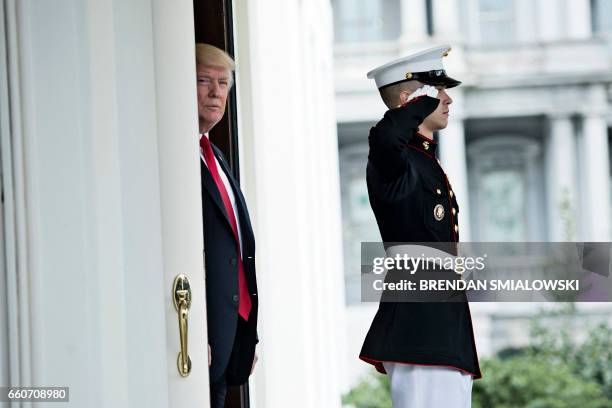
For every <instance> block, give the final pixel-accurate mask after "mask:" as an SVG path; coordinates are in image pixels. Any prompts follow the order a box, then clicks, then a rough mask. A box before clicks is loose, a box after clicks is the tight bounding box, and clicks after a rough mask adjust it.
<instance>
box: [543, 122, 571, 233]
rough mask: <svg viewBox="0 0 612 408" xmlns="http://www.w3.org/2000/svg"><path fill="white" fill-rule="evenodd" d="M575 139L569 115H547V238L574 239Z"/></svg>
mask: <svg viewBox="0 0 612 408" xmlns="http://www.w3.org/2000/svg"><path fill="white" fill-rule="evenodd" d="M575 152H576V140H575V137H574V129H573V125H572V121H571V118H570V117H569V115H557V116H554V117H551V122H550V135H549V136H548V140H547V146H546V155H547V158H548V160H547V172H546V178H547V182H546V184H547V185H548V208H549V211H548V240H549V241H571V240H574V239H576V227H577V220H576V154H575Z"/></svg>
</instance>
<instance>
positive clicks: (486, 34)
mask: <svg viewBox="0 0 612 408" xmlns="http://www.w3.org/2000/svg"><path fill="white" fill-rule="evenodd" d="M478 11H479V24H480V42H481V43H482V44H508V43H511V42H513V41H514V18H515V16H514V0H478Z"/></svg>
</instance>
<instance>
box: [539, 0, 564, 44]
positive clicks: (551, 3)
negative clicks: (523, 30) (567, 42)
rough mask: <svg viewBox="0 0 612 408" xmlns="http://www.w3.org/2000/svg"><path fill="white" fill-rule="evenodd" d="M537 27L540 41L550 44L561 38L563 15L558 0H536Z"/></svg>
mask: <svg viewBox="0 0 612 408" xmlns="http://www.w3.org/2000/svg"><path fill="white" fill-rule="evenodd" d="M536 10H537V15H538V19H537V25H538V26H539V27H540V33H539V34H540V35H539V38H540V41H543V42H550V41H554V40H558V39H560V37H561V16H562V15H564V14H565V12H564V10H563V9H562V8H561V7H559V1H558V0H536Z"/></svg>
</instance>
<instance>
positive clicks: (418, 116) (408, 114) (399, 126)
mask: <svg viewBox="0 0 612 408" xmlns="http://www.w3.org/2000/svg"><path fill="white" fill-rule="evenodd" d="M439 103H440V100H439V99H437V98H432V97H430V96H421V97H418V98H416V99H414V100H412V101H411V102H409V103H408V104H406V105H404V106H402V107H399V108H395V109H390V110H388V111H387V112H386V113H385V116H384V117H383V118H382V119H381V120H380V122H378V123H377V124H376V126H374V127H373V128H372V129H371V130H370V136H369V138H368V140H369V144H370V153H369V155H368V159H369V160H370V162H371V163H372V164H373V165H374V167H375V168H376V171H377V172H378V173H380V174H381V175H382V176H383V177H385V178H387V179H394V178H397V177H399V176H400V175H401V174H402V173H403V172H404V171H405V170H406V165H407V162H406V149H408V147H406V143H407V142H408V141H409V140H410V138H411V137H412V136H413V134H414V132H416V131H417V130H418V127H419V125H420V124H421V123H422V122H423V120H424V119H425V118H426V117H427V116H428V115H429V114H431V113H432V112H433V111H434V110H436V108H437V107H438V104H439Z"/></svg>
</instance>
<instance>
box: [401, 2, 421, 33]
mask: <svg viewBox="0 0 612 408" xmlns="http://www.w3.org/2000/svg"><path fill="white" fill-rule="evenodd" d="M401 11H402V35H401V41H402V43H405V44H413V43H418V42H421V41H424V40H425V39H426V38H427V13H426V9H425V0H401Z"/></svg>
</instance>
